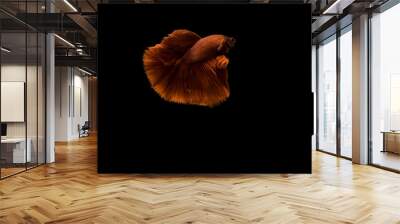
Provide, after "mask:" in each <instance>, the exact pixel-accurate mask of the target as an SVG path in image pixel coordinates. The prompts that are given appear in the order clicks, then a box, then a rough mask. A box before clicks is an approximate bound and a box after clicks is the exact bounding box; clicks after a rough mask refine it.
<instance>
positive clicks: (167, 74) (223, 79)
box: [143, 29, 235, 107]
mask: <svg viewBox="0 0 400 224" xmlns="http://www.w3.org/2000/svg"><path fill="white" fill-rule="evenodd" d="M234 44H235V39H234V38H232V37H227V36H224V35H221V34H213V35H209V36H206V37H203V38H201V37H200V36H199V35H197V34H196V33H194V32H192V31H189V30H184V29H180V30H175V31H173V32H172V33H171V34H169V35H168V36H166V37H164V38H163V39H162V41H161V43H159V44H156V45H154V46H152V47H149V48H147V49H146V50H145V52H144V55H143V65H144V70H145V72H146V75H147V78H148V80H149V82H150V84H151V87H152V88H153V89H154V90H155V92H157V93H158V95H160V97H161V98H163V99H164V100H166V101H169V102H174V103H180V104H190V105H200V106H208V107H213V106H216V105H218V104H220V103H222V102H224V101H225V100H226V99H227V98H228V97H229V94H230V89H229V83H228V69H227V66H228V63H229V59H228V58H227V56H226V54H227V53H228V51H229V50H230V49H231V48H232V47H233V46H234Z"/></svg>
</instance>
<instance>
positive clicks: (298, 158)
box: [98, 4, 313, 173]
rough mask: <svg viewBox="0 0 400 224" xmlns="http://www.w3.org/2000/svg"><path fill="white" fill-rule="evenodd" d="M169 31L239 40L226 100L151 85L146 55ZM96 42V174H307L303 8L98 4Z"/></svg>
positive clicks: (307, 18) (307, 40)
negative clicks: (204, 103) (189, 96)
mask: <svg viewBox="0 0 400 224" xmlns="http://www.w3.org/2000/svg"><path fill="white" fill-rule="evenodd" d="M175 29H189V30H191V31H193V32H195V33H197V34H199V35H200V36H202V37H204V36H207V35H210V34H224V35H227V36H231V37H234V38H236V45H235V47H234V48H233V49H232V50H231V52H230V53H229V55H228V57H229V59H230V64H229V66H228V68H229V83H230V88H231V96H230V97H229V99H228V100H227V101H226V102H224V103H223V104H221V105H219V106H217V107H215V108H211V109H210V108H207V107H201V106H188V105H178V104H174V103H169V102H165V101H164V100H162V99H161V98H160V97H159V96H158V95H157V93H156V92H154V91H153V90H152V89H151V87H150V84H149V82H148V80H147V78H146V75H145V73H144V70H143V64H142V57H143V52H144V50H145V49H146V48H147V47H149V46H153V45H155V44H157V43H159V42H160V41H161V39H162V38H163V37H164V36H166V35H167V34H169V33H171V32H172V31H173V30H175ZM98 48H99V52H98V53H99V55H98V73H99V74H98V84H99V89H98V91H99V93H98V94H99V95H98V97H99V99H98V106H99V111H98V119H99V120H98V122H99V130H98V136H99V139H98V150H99V151H98V171H99V172H100V173H108V172H132V173H147V172H155V173H182V172H183V173H191V172H201V173H215V172H217V173H232V172H237V173H248V172H251V173H279V172H280V173H310V172H311V134H312V131H313V130H312V128H313V119H312V116H313V114H312V113H313V109H312V93H311V9H310V6H309V5H266V4H262V5H261V4H260V5H256V4H239V5H238V4H229V5H228V4H225V5H217V4H211V5H210V4H209V5H194V4H191V5H176V4H164V5H161V4H135V5H100V6H99V17H98Z"/></svg>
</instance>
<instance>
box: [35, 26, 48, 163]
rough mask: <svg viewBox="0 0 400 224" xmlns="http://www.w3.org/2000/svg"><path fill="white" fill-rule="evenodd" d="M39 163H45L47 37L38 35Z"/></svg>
mask: <svg viewBox="0 0 400 224" xmlns="http://www.w3.org/2000/svg"><path fill="white" fill-rule="evenodd" d="M38 38H39V41H38V79H37V82H38V87H37V88H38V143H37V146H38V163H39V164H43V163H45V156H46V155H45V153H46V151H45V111H46V109H45V105H46V104H45V99H46V98H45V88H46V84H45V81H46V79H45V77H46V76H45V75H46V74H45V60H46V52H45V44H46V37H45V35H44V34H42V33H39V35H38Z"/></svg>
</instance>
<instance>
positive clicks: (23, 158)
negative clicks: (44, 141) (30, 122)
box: [1, 138, 32, 163]
mask: <svg viewBox="0 0 400 224" xmlns="http://www.w3.org/2000/svg"><path fill="white" fill-rule="evenodd" d="M25 140H27V142H28V144H27V147H26V151H25ZM31 146H32V141H31V139H30V138H27V139H25V138H6V139H1V157H2V159H5V160H6V163H26V162H31V160H32V153H31Z"/></svg>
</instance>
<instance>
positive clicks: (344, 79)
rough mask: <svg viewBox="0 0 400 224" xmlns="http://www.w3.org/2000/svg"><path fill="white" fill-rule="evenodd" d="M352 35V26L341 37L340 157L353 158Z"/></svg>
mask: <svg viewBox="0 0 400 224" xmlns="http://www.w3.org/2000/svg"><path fill="white" fill-rule="evenodd" d="M352 74H353V71H352V34H351V26H349V27H348V28H346V29H345V30H343V32H342V34H341V36H340V155H341V156H344V157H348V158H351V156H352V148H351V147H352V144H351V143H352V96H353V94H352Z"/></svg>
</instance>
